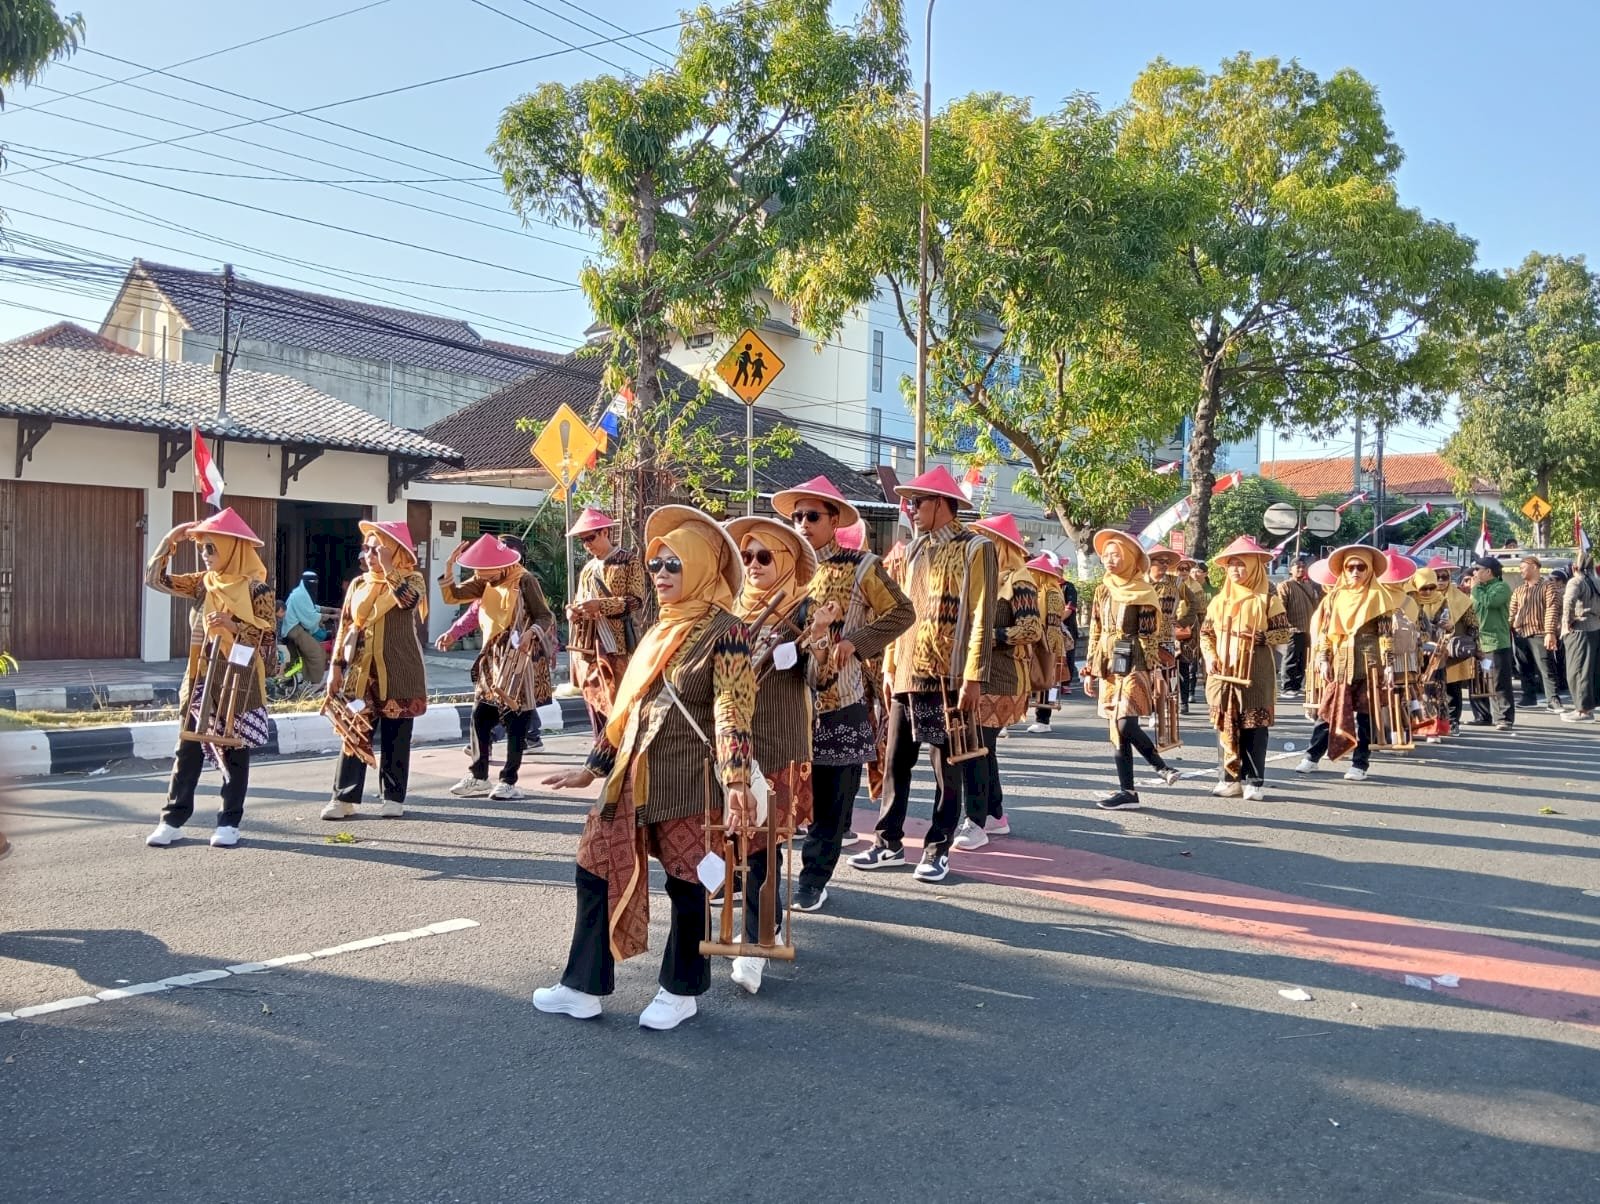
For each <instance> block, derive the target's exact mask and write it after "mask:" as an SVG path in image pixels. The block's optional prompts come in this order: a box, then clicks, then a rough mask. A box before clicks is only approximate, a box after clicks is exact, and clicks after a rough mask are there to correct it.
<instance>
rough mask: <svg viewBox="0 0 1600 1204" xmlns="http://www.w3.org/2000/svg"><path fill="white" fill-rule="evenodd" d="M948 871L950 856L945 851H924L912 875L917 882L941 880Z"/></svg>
mask: <svg viewBox="0 0 1600 1204" xmlns="http://www.w3.org/2000/svg"><path fill="white" fill-rule="evenodd" d="M949 872H950V858H949V856H948V855H947V854H945V853H924V854H923V855H922V860H921V861H920V862H918V863H917V868H916V869H915V870H913V871H912V876H913V877H914V878H916V880H917V881H918V882H943V881H944V878H945V875H946V874H948V873H949Z"/></svg>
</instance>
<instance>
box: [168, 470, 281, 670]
mask: <svg viewBox="0 0 1600 1204" xmlns="http://www.w3.org/2000/svg"><path fill="white" fill-rule="evenodd" d="M223 501H224V502H225V503H226V504H227V505H229V506H232V507H233V509H234V512H235V513H236V514H238V516H239V517H240V518H242V519H244V521H245V525H246V526H248V527H249V528H250V529H251V530H252V531H254V532H255V533H256V535H258V536H259V537H260V539H261V543H262V546H261V548H260V555H261V563H262V564H264V565H266V567H267V584H268V585H271V586H273V587H274V588H276V586H277V582H276V580H275V578H276V576H277V565H278V500H277V499H276V498H270V497H233V496H227V497H224V498H223ZM200 511H201V515H202V517H203V516H204V515H207V514H210V513H212V511H211V508H210V507H209V506H207V505H206V504H205V503H204V502H202V503H201V504H200ZM193 521H194V494H192V493H175V494H173V495H172V525H173V526H177V525H178V524H179V523H187V522H193ZM172 571H173V572H175V573H196V572H199V571H200V557H199V555H198V553H196V551H195V547H194V543H193V541H191V540H187V539H186V540H183V541H182V542H181V543H179V545H178V554H177V555H176V556H174V557H173V558H172ZM170 601H171V603H172V653H171V654H172V655H173V656H174V657H182V656H188V655H189V624H190V622H191V620H192V618H193V609H194V608H193V606H192V605H191V604H190V603H188V602H185V601H183V600H182V599H180V598H172V599H170Z"/></svg>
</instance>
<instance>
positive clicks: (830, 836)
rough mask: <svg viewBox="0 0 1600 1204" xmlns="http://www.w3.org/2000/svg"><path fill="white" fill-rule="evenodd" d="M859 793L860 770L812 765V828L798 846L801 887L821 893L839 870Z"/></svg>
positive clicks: (857, 766) (856, 766)
mask: <svg viewBox="0 0 1600 1204" xmlns="http://www.w3.org/2000/svg"><path fill="white" fill-rule="evenodd" d="M860 792H861V766H859V765H812V767H811V826H810V827H809V828H807V829H806V837H805V840H804V842H803V843H802V844H801V846H800V884H801V885H802V886H811V887H815V888H816V889H818V890H821V889H822V888H823V887H824V886H826V885H828V883H829V881H831V880H832V878H833V871H834V870H836V869H837V868H838V867H839V855H840V853H841V852H842V850H843V849H844V834H845V833H846V832H848V831H849V830H850V820H851V818H852V817H853V816H854V815H855V810H856V795H857V794H859V793H860Z"/></svg>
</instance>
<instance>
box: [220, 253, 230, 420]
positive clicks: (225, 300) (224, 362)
mask: <svg viewBox="0 0 1600 1204" xmlns="http://www.w3.org/2000/svg"><path fill="white" fill-rule="evenodd" d="M232 327H233V265H232V264H231V263H225V264H223V265H222V353H221V355H220V357H219V358H218V361H217V422H218V424H219V425H221V426H224V427H225V426H227V425H228V369H229V368H230V367H232V366H233V357H232V356H230V355H229V354H228V332H229V331H230V330H231V329H232Z"/></svg>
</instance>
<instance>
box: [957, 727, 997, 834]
mask: <svg viewBox="0 0 1600 1204" xmlns="http://www.w3.org/2000/svg"><path fill="white" fill-rule="evenodd" d="M978 730H979V731H980V732H982V733H983V746H984V748H985V749H987V750H988V751H987V752H985V753H984V754H983V756H981V757H974V758H973V759H972V760H970V761H963V762H962V763H961V768H962V771H963V773H962V777H963V778H964V781H963V783H962V785H963V786H964V787H965V788H966V792H967V818H968V819H970V820H971V821H972V822H973V823H975V824H977V825H978V827H980V828H981V827H983V825H984V823H985V821H987V820H991V819H999V818H1000V817H1001V816H1002V815H1004V814H1005V813H1006V812H1005V805H1004V804H1005V791H1004V789H1002V788H1001V785H1000V758H999V757H998V756H997V755H996V754H995V748H996V746H997V745H998V744H999V743H1000V729H999V728H997V727H980V728H979V729H978Z"/></svg>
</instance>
